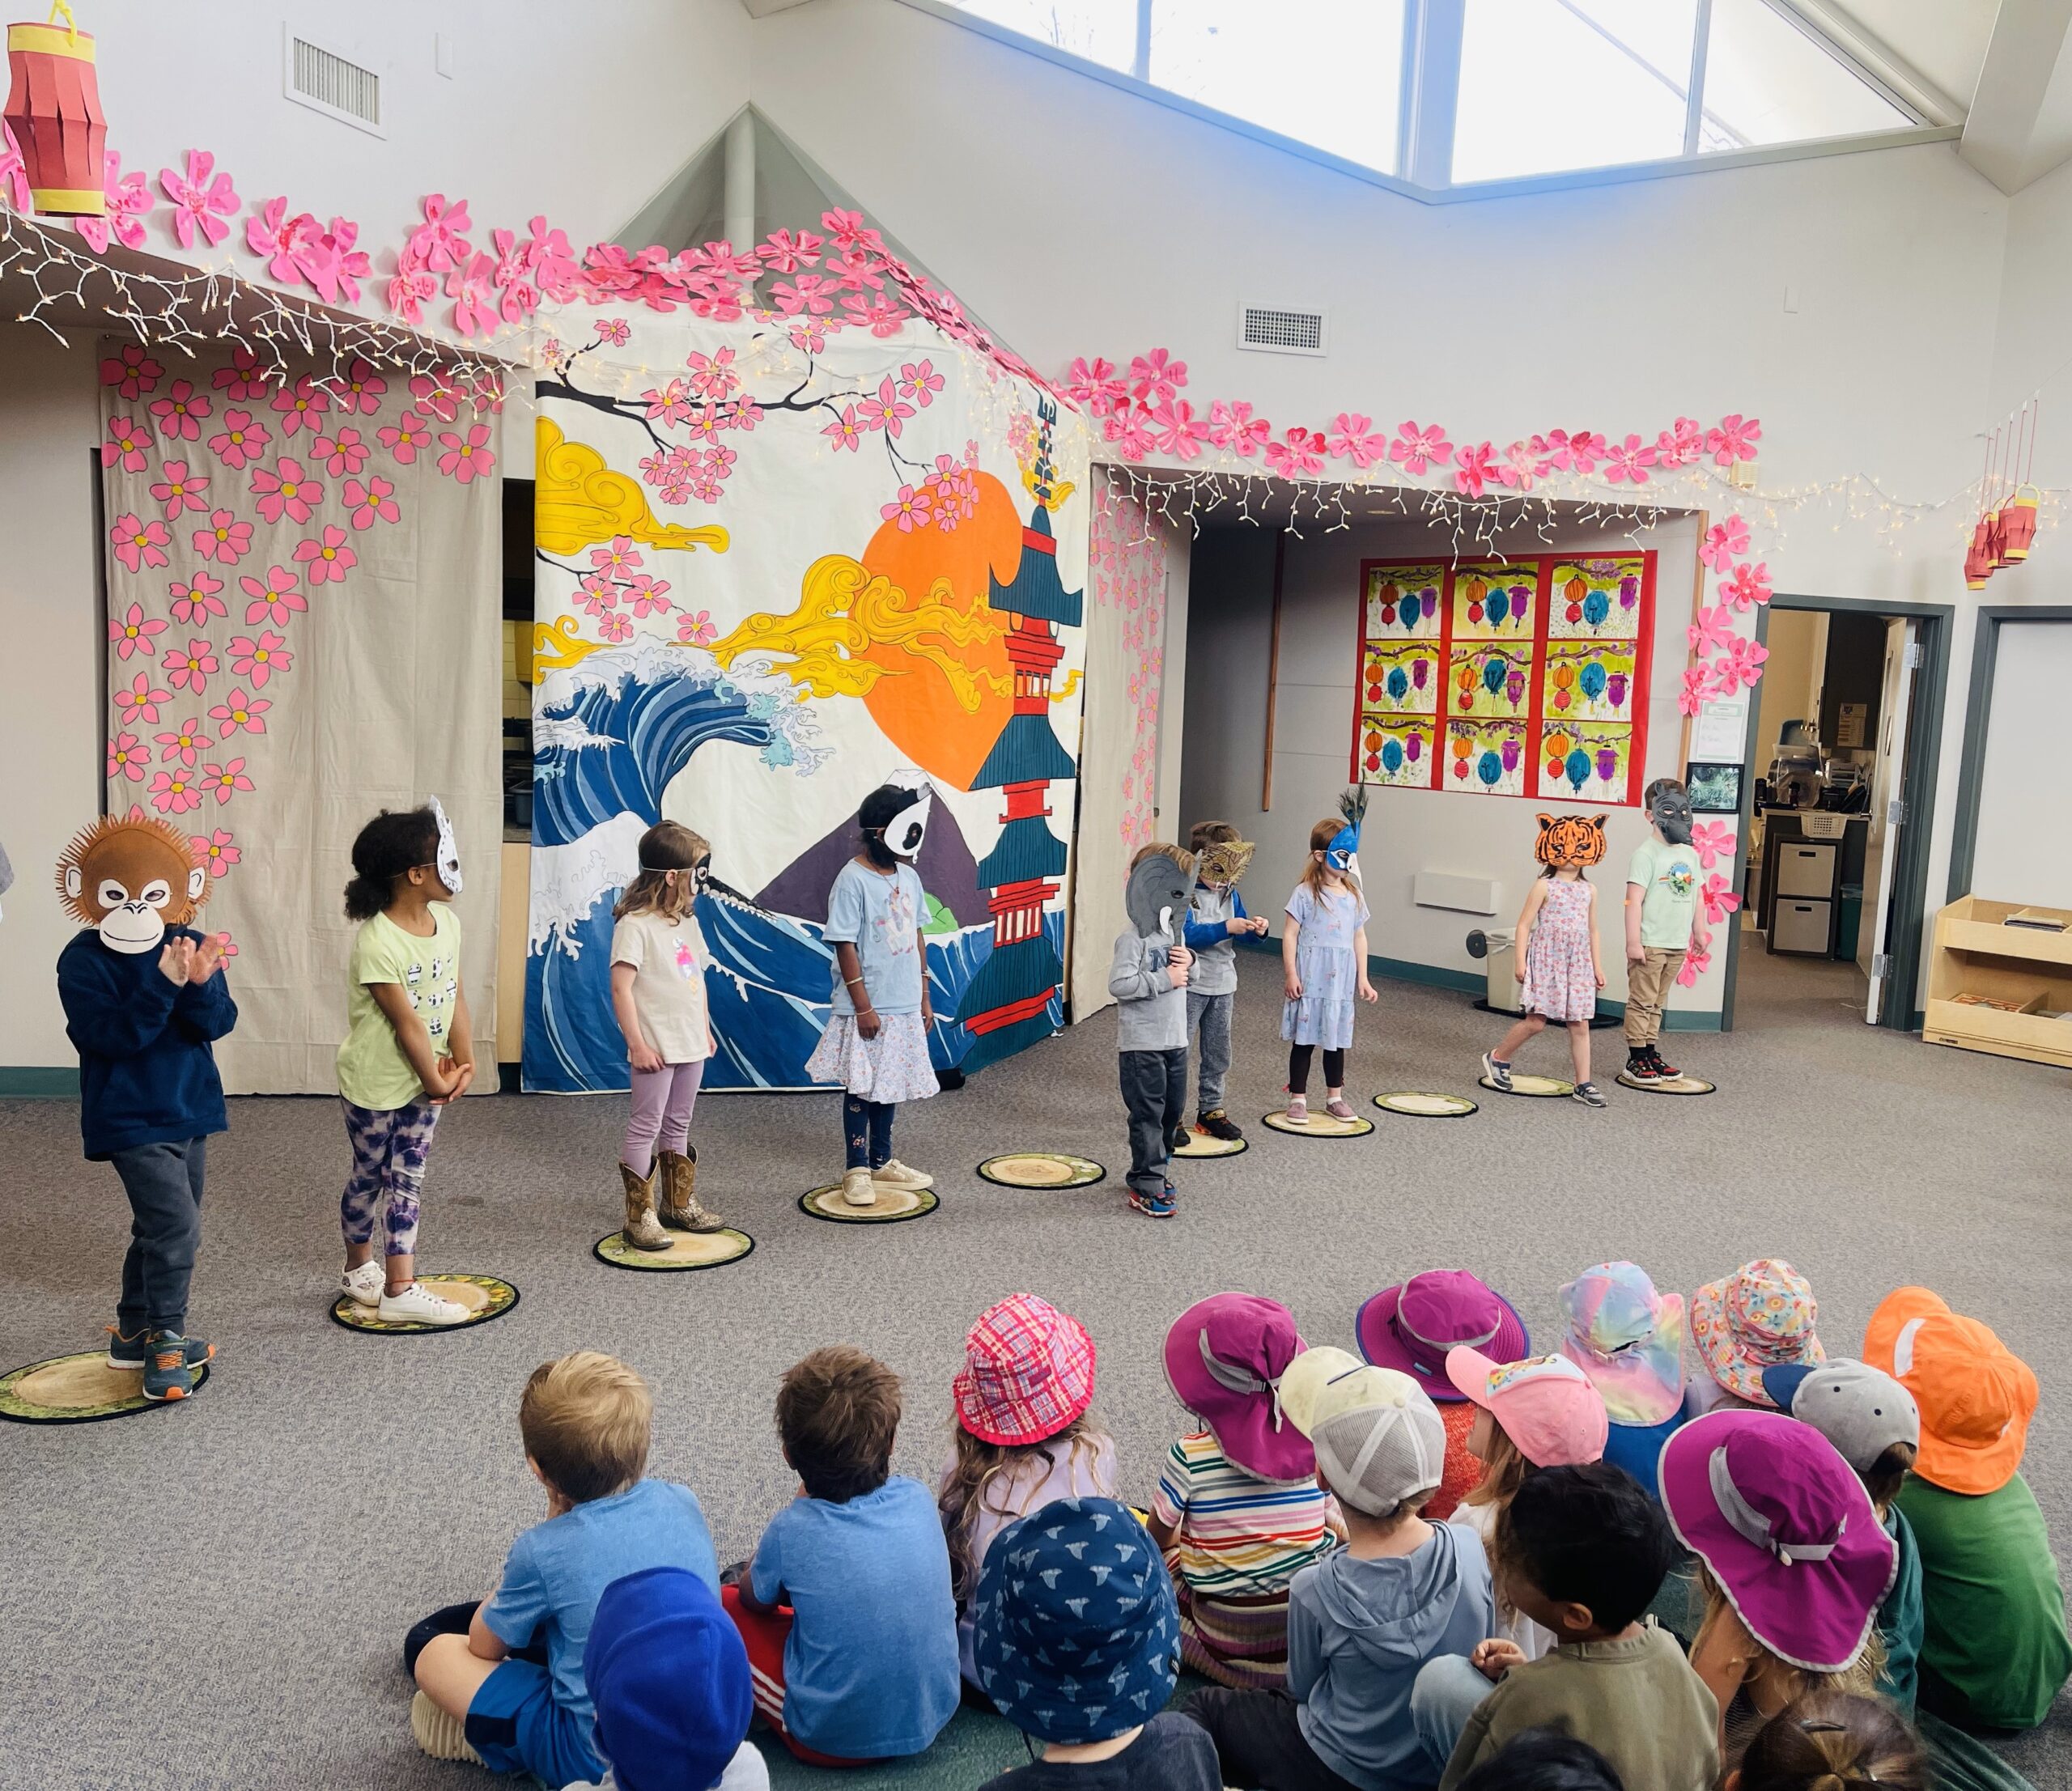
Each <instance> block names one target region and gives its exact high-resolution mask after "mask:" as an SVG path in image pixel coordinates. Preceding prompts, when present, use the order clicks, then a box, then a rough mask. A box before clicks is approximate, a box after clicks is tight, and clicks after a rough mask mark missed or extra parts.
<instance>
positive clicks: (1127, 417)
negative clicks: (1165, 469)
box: [1101, 404, 1271, 460]
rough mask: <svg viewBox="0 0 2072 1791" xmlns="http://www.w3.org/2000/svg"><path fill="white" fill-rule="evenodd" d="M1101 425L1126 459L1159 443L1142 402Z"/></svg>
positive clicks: (1138, 456) (1139, 454) (1149, 449)
mask: <svg viewBox="0 0 2072 1791" xmlns="http://www.w3.org/2000/svg"><path fill="white" fill-rule="evenodd" d="M1101 427H1102V431H1103V432H1104V433H1105V434H1106V436H1107V438H1108V439H1109V440H1110V441H1111V442H1113V443H1114V444H1115V447H1116V449H1117V451H1118V452H1120V454H1121V455H1122V456H1123V459H1124V460H1142V459H1143V458H1144V456H1145V455H1147V454H1149V452H1151V451H1152V449H1153V448H1155V447H1157V445H1158V438H1157V435H1154V434H1153V431H1152V428H1151V413H1150V412H1149V410H1146V409H1144V406H1143V405H1140V404H1139V405H1131V406H1130V408H1129V409H1128V410H1117V411H1115V412H1113V413H1112V414H1110V416H1109V418H1108V419H1107V421H1106V422H1104V423H1103V424H1102V426H1101ZM1269 452H1271V450H1269Z"/></svg>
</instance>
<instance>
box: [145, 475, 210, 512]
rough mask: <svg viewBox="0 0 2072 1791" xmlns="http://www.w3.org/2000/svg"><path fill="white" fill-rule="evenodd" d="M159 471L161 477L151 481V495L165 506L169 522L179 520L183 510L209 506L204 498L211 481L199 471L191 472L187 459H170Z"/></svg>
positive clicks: (202, 508) (203, 508)
mask: <svg viewBox="0 0 2072 1791" xmlns="http://www.w3.org/2000/svg"><path fill="white" fill-rule="evenodd" d="M208 489H209V482H208V480H207V479H206V477H203V476H202V474H201V473H190V472H189V471H188V470H187V463H186V461H185V460H168V461H167V462H166V463H165V464H164V465H163V466H161V467H160V468H159V477H158V478H156V479H154V480H153V481H152V482H151V495H152V497H153V498H154V499H156V500H157V501H158V502H159V503H161V504H163V506H164V507H165V520H167V521H168V522H177V521H179V520H180V516H181V513H182V512H183V511H189V510H206V509H207V508H208V505H207V504H206V503H204V502H203V501H202V493H203V492H204V491H206V490H208Z"/></svg>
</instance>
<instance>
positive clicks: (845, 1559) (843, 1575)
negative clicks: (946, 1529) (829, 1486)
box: [749, 1475, 962, 1760]
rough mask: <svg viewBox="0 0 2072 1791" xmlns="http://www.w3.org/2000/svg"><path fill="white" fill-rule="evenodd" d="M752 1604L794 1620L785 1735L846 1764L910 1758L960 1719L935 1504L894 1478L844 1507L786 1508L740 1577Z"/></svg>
mask: <svg viewBox="0 0 2072 1791" xmlns="http://www.w3.org/2000/svg"><path fill="white" fill-rule="evenodd" d="M749 1590H750V1591H751V1592H753V1593H754V1594H755V1598H756V1600H757V1602H758V1603H761V1604H770V1605H774V1604H788V1605H789V1606H791V1607H792V1611H794V1612H795V1613H796V1615H795V1617H794V1618H793V1620H792V1635H791V1639H790V1640H788V1642H786V1643H785V1645H784V1726H785V1727H786V1728H787V1729H789V1730H790V1731H791V1732H792V1734H793V1735H794V1736H795V1737H796V1738H798V1739H799V1740H800V1741H801V1742H805V1745H806V1746H809V1747H811V1748H814V1749H817V1751H819V1752H821V1753H823V1754H835V1755H840V1756H841V1757H842V1758H843V1759H852V1760H877V1759H899V1758H902V1757H903V1756H904V1755H909V1754H918V1753H919V1752H920V1751H922V1750H923V1748H925V1747H926V1746H928V1744H929V1743H930V1742H932V1741H933V1740H934V1739H935V1738H936V1735H937V1734H940V1731H941V1729H942V1727H943V1725H945V1723H947V1722H948V1721H949V1719H950V1718H951V1717H953V1716H955V1715H956V1714H957V1700H958V1698H959V1696H961V1695H962V1693H961V1675H960V1674H959V1673H958V1670H957V1604H956V1601H955V1600H954V1599H953V1598H951V1596H950V1592H949V1547H948V1546H947V1545H946V1544H945V1543H944V1541H943V1534H942V1519H941V1517H940V1516H939V1515H938V1514H937V1513H936V1501H935V1498H934V1496H933V1495H932V1493H930V1492H929V1491H928V1488H926V1487H924V1486H923V1485H922V1484H921V1483H920V1482H919V1480H910V1479H907V1478H905V1477H904V1476H903V1475H901V1476H898V1477H895V1478H894V1479H890V1480H887V1481H886V1482H885V1484H884V1485H883V1486H881V1487H880V1488H878V1489H877V1492H866V1493H864V1495H863V1496H861V1497H860V1498H856V1499H851V1500H849V1501H848V1502H847V1504H845V1505H834V1504H832V1503H830V1501H829V1500H826V1499H807V1498H799V1499H794V1500H792V1502H791V1504H789V1505H787V1506H785V1508H784V1509H783V1510H782V1511H780V1512H779V1513H777V1515H776V1516H775V1517H773V1518H771V1520H770V1527H769V1528H768V1529H767V1530H764V1531H763V1533H762V1543H760V1544H759V1545H758V1547H757V1549H756V1551H755V1560H754V1563H753V1564H752V1565H751V1566H750V1568H749Z"/></svg>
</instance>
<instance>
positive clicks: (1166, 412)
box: [1151, 398, 1208, 460]
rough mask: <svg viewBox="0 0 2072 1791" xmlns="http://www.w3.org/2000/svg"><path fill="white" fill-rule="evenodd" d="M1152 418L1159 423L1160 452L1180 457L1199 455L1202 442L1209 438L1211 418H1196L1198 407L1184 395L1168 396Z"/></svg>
mask: <svg viewBox="0 0 2072 1791" xmlns="http://www.w3.org/2000/svg"><path fill="white" fill-rule="evenodd" d="M1151 420H1152V422H1153V423H1154V424H1156V425H1157V430H1158V447H1159V449H1160V451H1161V452H1163V453H1167V454H1170V455H1171V456H1173V457H1174V459H1175V460H1194V459H1196V458H1198V457H1199V455H1200V453H1201V444H1203V443H1204V441H1206V440H1207V439H1208V420H1207V419H1206V418H1196V416H1195V407H1194V406H1193V405H1191V404H1189V403H1188V402H1187V400H1186V399H1185V398H1169V399H1168V400H1166V402H1165V403H1163V404H1161V405H1159V407H1158V408H1157V410H1154V411H1153V412H1152V414H1151Z"/></svg>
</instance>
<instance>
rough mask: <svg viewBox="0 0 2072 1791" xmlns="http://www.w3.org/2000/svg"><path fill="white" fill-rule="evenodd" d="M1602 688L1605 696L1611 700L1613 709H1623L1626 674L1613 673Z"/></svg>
mask: <svg viewBox="0 0 2072 1791" xmlns="http://www.w3.org/2000/svg"><path fill="white" fill-rule="evenodd" d="M1604 688H1605V692H1606V694H1607V695H1608V696H1609V697H1610V698H1611V707H1613V708H1615V709H1621V708H1624V707H1625V703H1626V674H1625V673H1624V672H1614V673H1612V674H1611V676H1610V677H1607V679H1606V680H1605V681H1604Z"/></svg>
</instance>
